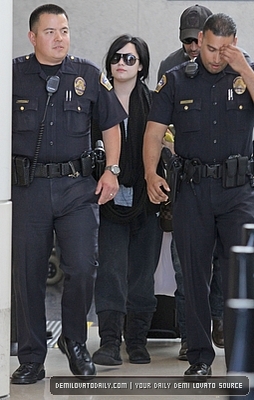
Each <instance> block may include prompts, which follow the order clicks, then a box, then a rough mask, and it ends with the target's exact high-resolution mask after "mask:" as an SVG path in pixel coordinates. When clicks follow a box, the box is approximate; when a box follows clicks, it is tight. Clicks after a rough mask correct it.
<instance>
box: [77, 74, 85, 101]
mask: <svg viewBox="0 0 254 400" xmlns="http://www.w3.org/2000/svg"><path fill="white" fill-rule="evenodd" d="M74 90H75V93H76V94H77V95H78V96H83V94H84V93H85V90H86V81H85V79H84V78H82V77H81V76H78V77H77V78H76V79H75V81H74Z"/></svg>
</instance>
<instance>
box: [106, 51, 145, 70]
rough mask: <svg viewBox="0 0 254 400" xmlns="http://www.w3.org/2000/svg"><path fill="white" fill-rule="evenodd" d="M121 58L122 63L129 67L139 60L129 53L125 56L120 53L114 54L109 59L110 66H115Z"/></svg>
mask: <svg viewBox="0 0 254 400" xmlns="http://www.w3.org/2000/svg"><path fill="white" fill-rule="evenodd" d="M121 58H122V59H123V61H124V63H125V64H126V65H128V66H129V67H131V66H132V65H134V64H135V63H136V61H137V60H139V58H137V57H136V56H134V54H131V53H126V54H121V53H115V54H114V55H113V57H112V58H111V61H110V64H117V63H118V62H119V61H120V60H121Z"/></svg>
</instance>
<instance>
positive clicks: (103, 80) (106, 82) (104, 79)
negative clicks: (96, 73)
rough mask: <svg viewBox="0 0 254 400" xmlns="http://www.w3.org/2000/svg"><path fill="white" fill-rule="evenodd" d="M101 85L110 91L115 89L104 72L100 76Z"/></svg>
mask: <svg viewBox="0 0 254 400" xmlns="http://www.w3.org/2000/svg"><path fill="white" fill-rule="evenodd" d="M100 83H101V84H102V86H104V87H105V88H106V89H107V90H108V91H110V90H112V89H113V86H112V85H111V83H110V82H109V80H108V78H107V77H106V75H105V74H103V72H102V73H101V76H100Z"/></svg>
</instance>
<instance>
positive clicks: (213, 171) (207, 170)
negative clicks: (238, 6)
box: [200, 164, 222, 179]
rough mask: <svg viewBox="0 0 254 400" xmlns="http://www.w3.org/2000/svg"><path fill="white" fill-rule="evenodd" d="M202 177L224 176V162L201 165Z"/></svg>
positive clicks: (216, 177)
mask: <svg viewBox="0 0 254 400" xmlns="http://www.w3.org/2000/svg"><path fill="white" fill-rule="evenodd" d="M200 167H201V177H202V178H208V177H209V176H210V177H212V178H215V179H218V178H221V177H222V164H211V165H209V164H204V165H201V166H200Z"/></svg>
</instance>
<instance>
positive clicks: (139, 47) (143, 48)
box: [105, 34, 150, 80]
mask: <svg viewBox="0 0 254 400" xmlns="http://www.w3.org/2000/svg"><path fill="white" fill-rule="evenodd" d="M128 43H132V44H134V46H135V48H136V51H137V53H138V57H139V62H140V64H142V66H143V68H142V70H141V71H138V78H139V79H141V80H145V79H147V78H148V75H149V64H150V53H149V49H148V45H147V43H146V42H145V41H144V40H143V39H141V38H140V37H135V36H131V35H129V34H124V35H121V36H119V37H118V38H116V39H115V40H114V42H113V43H112V44H111V46H110V48H109V50H108V53H107V55H106V62H105V65H106V73H107V77H108V79H111V78H112V74H111V63H110V62H111V60H112V57H113V56H114V54H115V53H116V52H117V51H118V50H120V49H121V48H122V47H124V46H125V45H126V44H128Z"/></svg>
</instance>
